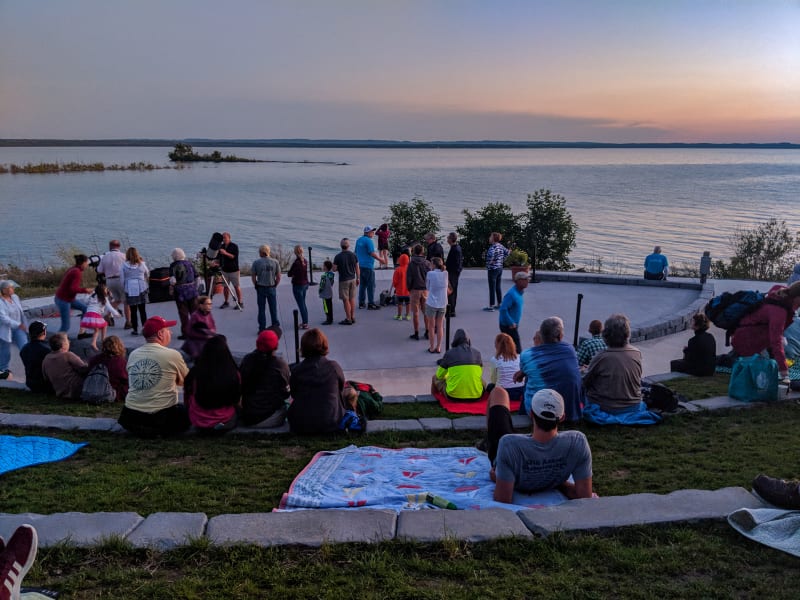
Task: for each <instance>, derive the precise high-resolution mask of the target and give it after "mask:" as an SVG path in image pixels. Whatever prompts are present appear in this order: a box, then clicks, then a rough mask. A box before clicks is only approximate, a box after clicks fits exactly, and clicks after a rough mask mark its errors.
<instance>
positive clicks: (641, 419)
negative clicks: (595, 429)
mask: <svg viewBox="0 0 800 600" xmlns="http://www.w3.org/2000/svg"><path fill="white" fill-rule="evenodd" d="M583 418H584V419H586V420H587V421H589V423H594V424H595V425H655V424H656V423H661V420H662V417H661V415H659V414H657V413H654V412H653V411H650V410H647V405H646V404H645V403H644V402H640V403H639V406H634V407H633V408H632V409H628V410H625V411H621V412H617V413H607V412H605V411H604V410H602V409H601V408H600V406H598V405H597V404H592V403H588V404H587V405H586V406H585V407H584V408H583Z"/></svg>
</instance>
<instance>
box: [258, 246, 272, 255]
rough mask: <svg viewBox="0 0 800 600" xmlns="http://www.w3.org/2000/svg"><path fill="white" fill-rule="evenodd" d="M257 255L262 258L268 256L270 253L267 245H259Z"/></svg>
mask: <svg viewBox="0 0 800 600" xmlns="http://www.w3.org/2000/svg"><path fill="white" fill-rule="evenodd" d="M258 253H259V254H261V255H263V256H269V253H270V248H269V246H268V245H267V244H261V245H260V246H259V247H258Z"/></svg>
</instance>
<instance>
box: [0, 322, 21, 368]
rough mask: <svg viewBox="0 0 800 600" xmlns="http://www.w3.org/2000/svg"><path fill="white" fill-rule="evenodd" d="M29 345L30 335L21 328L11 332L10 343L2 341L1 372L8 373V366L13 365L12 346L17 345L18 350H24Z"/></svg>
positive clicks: (0, 343) (0, 345) (0, 352)
mask: <svg viewBox="0 0 800 600" xmlns="http://www.w3.org/2000/svg"><path fill="white" fill-rule="evenodd" d="M27 343H28V334H27V333H25V332H24V331H22V329H19V328H16V329H12V330H11V341H10V342H6V341H5V340H0V371H7V370H8V365H10V364H11V344H14V345H16V347H17V350H22V347H23V346H24V345H25V344H27Z"/></svg>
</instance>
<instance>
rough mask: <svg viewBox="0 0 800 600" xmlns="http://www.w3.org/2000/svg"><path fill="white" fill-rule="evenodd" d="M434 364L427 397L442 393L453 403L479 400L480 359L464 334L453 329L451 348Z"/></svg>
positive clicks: (480, 391) (480, 385)
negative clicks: (435, 366)
mask: <svg viewBox="0 0 800 600" xmlns="http://www.w3.org/2000/svg"><path fill="white" fill-rule="evenodd" d="M436 364H437V365H438V367H437V369H436V374H435V375H434V376H433V380H432V381H431V394H434V395H436V394H444V395H445V396H447V397H448V398H449V399H450V400H452V401H454V402H476V401H478V400H480V399H481V398H482V397H483V379H482V374H483V359H482V358H481V353H480V352H478V350H476V349H475V348H473V347H472V342H471V341H470V339H469V336H467V333H466V331H464V330H463V329H457V330H456V333H455V335H454V336H453V346H452V347H451V348H450V350H448V351H447V352H445V353H444V356H443V357H442V358H440V359H439V360H437V361H436Z"/></svg>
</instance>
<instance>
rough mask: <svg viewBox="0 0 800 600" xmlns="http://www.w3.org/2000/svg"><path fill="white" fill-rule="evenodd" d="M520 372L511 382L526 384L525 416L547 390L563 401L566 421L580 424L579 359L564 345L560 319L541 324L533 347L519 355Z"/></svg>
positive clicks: (551, 319)
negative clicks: (536, 396)
mask: <svg viewBox="0 0 800 600" xmlns="http://www.w3.org/2000/svg"><path fill="white" fill-rule="evenodd" d="M519 369H520V370H519V372H518V373H517V374H516V375H514V380H515V381H525V402H524V407H525V408H524V411H525V414H529V413H530V412H531V401H532V400H533V395H534V394H535V393H536V392H538V391H539V390H542V389H544V388H550V389H552V390H555V391H557V392H558V393H559V394H561V397H562V398H563V399H564V406H565V414H566V419H567V421H569V422H573V423H574V422H577V421H580V419H581V412H582V407H583V388H582V387H581V374H580V371H579V370H578V357H577V355H576V354H575V349H574V348H573V347H572V345H571V344H568V343H567V342H565V341H564V322H563V321H562V320H561V318H559V317H548V318H546V319H545V320H544V321H542V324H541V325H540V326H539V330H538V331H537V332H536V334H535V335H534V346H533V347H532V348H528V349H527V350H525V351H524V352H523V353H522V354H521V355H520V358H519ZM522 412H523V409H522V407H520V413H522Z"/></svg>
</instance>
